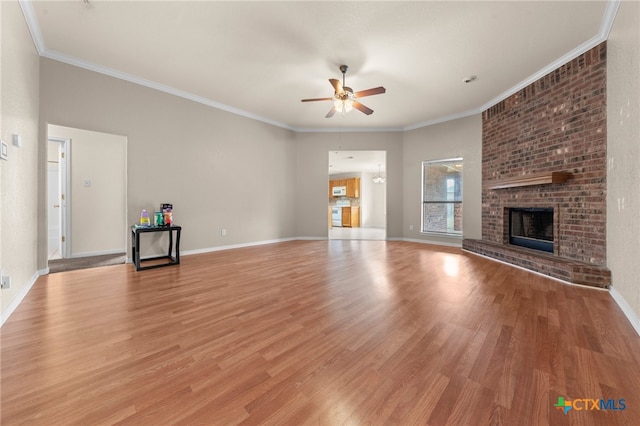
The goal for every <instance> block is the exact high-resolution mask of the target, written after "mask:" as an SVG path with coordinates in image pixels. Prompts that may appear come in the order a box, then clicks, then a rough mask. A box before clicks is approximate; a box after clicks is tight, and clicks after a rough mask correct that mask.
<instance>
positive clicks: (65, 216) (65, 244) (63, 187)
mask: <svg viewBox="0 0 640 426" xmlns="http://www.w3.org/2000/svg"><path fill="white" fill-rule="evenodd" d="M48 142H55V143H58V144H59V146H58V163H59V164H60V168H59V171H58V179H59V180H60V181H59V182H60V195H61V198H62V199H61V200H60V237H61V239H62V241H60V256H61V257H62V258H63V259H67V258H69V257H71V191H69V189H70V188H71V138H61V137H55V136H50V137H48V138H47V143H48ZM49 208H50V206H49V205H48V203H47V217H49V216H48V214H49V210H48V209H49Z"/></svg>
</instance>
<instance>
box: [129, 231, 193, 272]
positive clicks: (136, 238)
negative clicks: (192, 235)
mask: <svg viewBox="0 0 640 426" xmlns="http://www.w3.org/2000/svg"><path fill="white" fill-rule="evenodd" d="M180 231H182V227H181V226H176V225H171V226H138V225H133V226H132V227H131V257H132V259H133V264H134V266H135V267H136V271H142V270H144V269H153V268H160V267H162V266H171V265H177V264H179V263H180ZM146 232H168V233H169V251H168V253H167V255H166V256H155V257H147V258H145V259H140V234H143V233H146ZM174 232H175V233H176V238H175V256H173V251H174V238H173V233H174ZM158 259H167V260H168V262H165V263H157V264H153V265H149V266H140V263H141V262H144V261H147V260H158Z"/></svg>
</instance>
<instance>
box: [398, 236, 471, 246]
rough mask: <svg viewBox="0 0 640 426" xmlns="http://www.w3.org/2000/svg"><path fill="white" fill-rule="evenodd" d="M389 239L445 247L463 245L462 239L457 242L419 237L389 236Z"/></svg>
mask: <svg viewBox="0 0 640 426" xmlns="http://www.w3.org/2000/svg"><path fill="white" fill-rule="evenodd" d="M388 240H389V241H406V242H409V243H422V244H433V245H436V246H445V247H458V248H460V247H462V240H460V241H459V242H457V243H454V242H451V243H450V242H447V241H434V240H420V239H417V238H389V239H388Z"/></svg>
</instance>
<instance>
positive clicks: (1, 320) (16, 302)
mask: <svg viewBox="0 0 640 426" xmlns="http://www.w3.org/2000/svg"><path fill="white" fill-rule="evenodd" d="M47 272H49V271H48V268H47ZM40 275H43V274H41V273H40V271H38V272H36V273H35V274H34V275H33V276H32V277H31V279H30V280H29V282H27V284H26V285H25V286H23V287H22V289H20V291H19V292H18V294H16V297H14V298H13V300H12V301H11V303H9V305H8V306H7V309H5V310H4V311H2V316H0V327H2V326H3V325H4V323H5V321H6V320H8V319H9V317H10V316H11V314H12V313H13V311H15V310H16V308H17V307H18V306H20V303H22V300H23V299H24V298H25V297H26V296H27V294H29V290H31V287H33V285H34V284H35V283H36V281H37V280H38V277H39V276H40Z"/></svg>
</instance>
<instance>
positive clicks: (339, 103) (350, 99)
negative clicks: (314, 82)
mask: <svg viewBox="0 0 640 426" xmlns="http://www.w3.org/2000/svg"><path fill="white" fill-rule="evenodd" d="M348 69H349V67H348V66H346V65H340V71H341V72H342V83H340V80H336V79H335V78H330V79H329V83H331V85H332V86H333V89H334V90H335V93H334V95H333V97H332V98H313V99H302V102H315V101H333V108H331V110H330V111H329V112H328V113H327V115H326V116H325V118H330V117H333V114H335V113H336V111H338V112H340V113H342V114H343V115H344V114H346V113H347V112H349V111H351V109H352V108H355V109H357V110H359V111H362V112H363V113H365V114H367V115H371V114H373V110H372V109H371V108H369V107H367V106H364V105H362V104H361V103H360V102H358V99H359V98H364V97H365V96H371V95H379V94H382V93H385V92H386V91H387V89H385V88H384V87H382V86H380V87H374V88H372V89H367V90H361V91H359V92H355V93H354V92H353V89H352V88H351V87H347V86H346V85H345V82H344V78H345V74H346V73H347V70H348Z"/></svg>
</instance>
